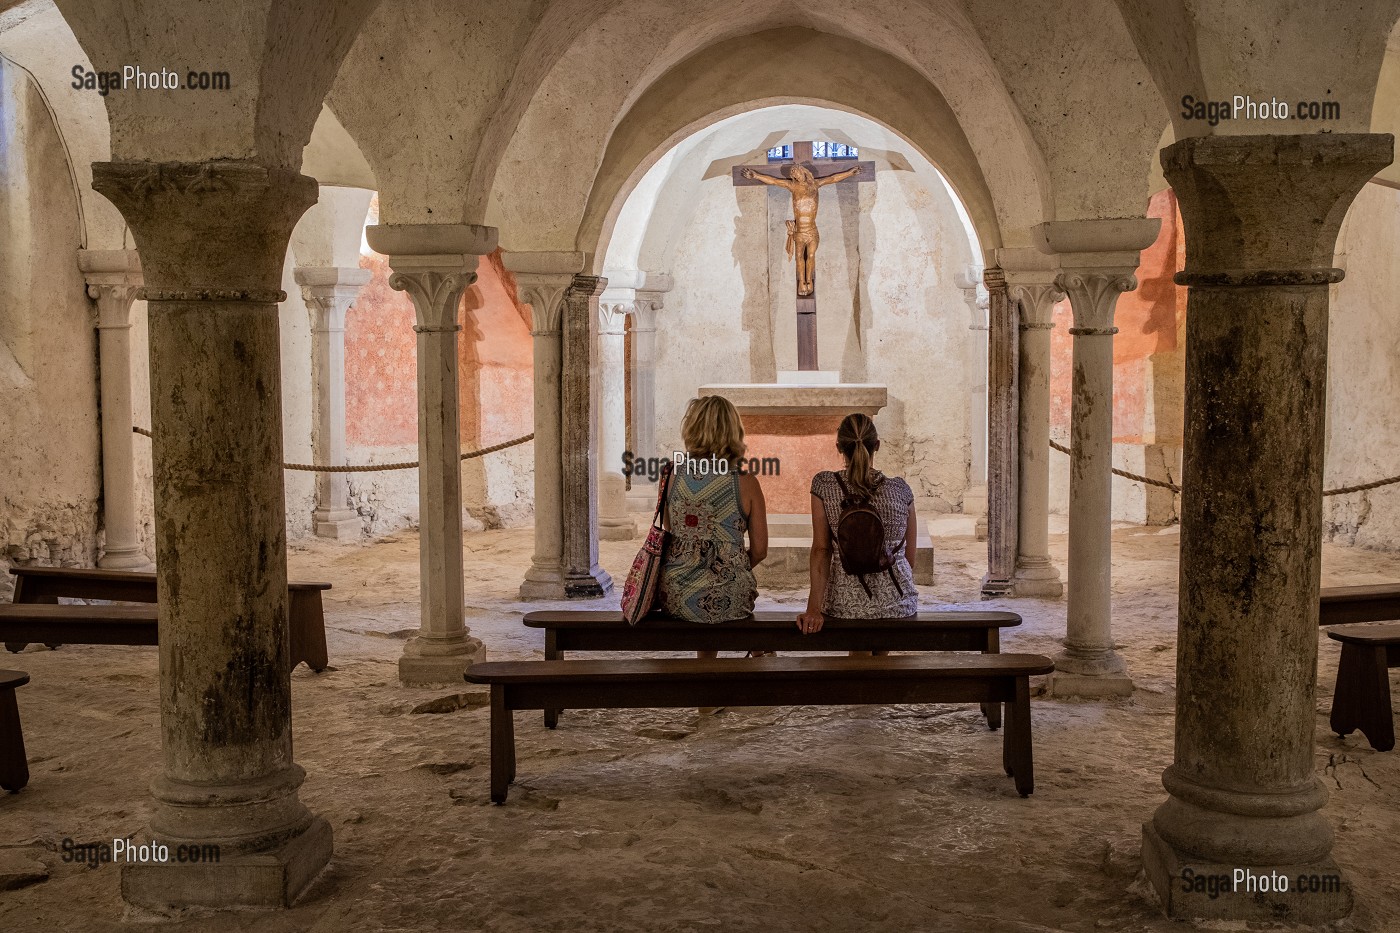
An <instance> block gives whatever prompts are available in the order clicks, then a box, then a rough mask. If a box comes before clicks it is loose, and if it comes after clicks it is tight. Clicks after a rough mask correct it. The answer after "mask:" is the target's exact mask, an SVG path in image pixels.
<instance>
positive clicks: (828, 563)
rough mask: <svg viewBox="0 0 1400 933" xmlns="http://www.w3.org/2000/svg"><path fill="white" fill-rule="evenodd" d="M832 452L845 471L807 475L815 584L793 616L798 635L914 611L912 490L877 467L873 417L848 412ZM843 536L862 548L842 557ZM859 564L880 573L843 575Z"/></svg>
mask: <svg viewBox="0 0 1400 933" xmlns="http://www.w3.org/2000/svg"><path fill="white" fill-rule="evenodd" d="M836 449H837V451H839V452H840V454H841V458H842V459H843V460H844V461H845V463H846V468H845V469H844V470H841V471H840V472H839V473H838V472H834V471H832V470H823V471H822V472H820V473H818V474H817V475H816V476H814V477H812V552H811V556H810V558H809V568H810V571H811V578H812V589H811V592H810V593H809V594H808V596H807V611H806V612H804V613H802V614H801V615H800V616H798V618H797V627H798V628H800V629H801V630H802V631H803V632H817V631H820V630H821V627H822V623H823V622H825V620H826V619H827V618H836V619H903V618H906V617H908V616H912V615H914V614H915V612H917V611H918V605H919V594H918V592H917V591H916V590H915V589H914V571H913V566H912V565H913V561H914V547H915V543H916V541H917V539H918V517H917V516H916V515H915V512H914V493H913V491H912V490H911V489H910V488H909V484H908V483H906V482H905V481H904V480H902V479H900V478H899V477H897V476H885V475H884V474H883V473H881V472H880V471H879V470H877V469H875V453H876V451H878V450H879V449H880V435H879V433H878V432H877V431H876V430H875V422H874V421H871V420H870V416H868V415H864V414H861V413H859V412H857V413H855V414H851V415H847V416H846V417H845V419H844V420H843V421H842V422H841V426H840V428H838V429H837V431H836ZM856 512H859V513H860V514H854V513H856ZM877 517H878V521H877ZM843 540H844V541H845V542H846V543H847V547H848V548H851V549H855V548H859V549H860V550H861V551H862V552H863V553H860V554H855V553H848V554H846V555H844V557H843V555H842V553H841V541H843ZM861 566H864V567H866V568H874V567H878V570H872V571H871V572H865V573H850V572H848V569H849V568H852V567H861Z"/></svg>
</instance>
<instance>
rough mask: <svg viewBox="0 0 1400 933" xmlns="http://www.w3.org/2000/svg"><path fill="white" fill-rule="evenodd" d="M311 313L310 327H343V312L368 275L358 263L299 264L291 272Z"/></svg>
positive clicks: (322, 328) (367, 271)
mask: <svg viewBox="0 0 1400 933" xmlns="http://www.w3.org/2000/svg"><path fill="white" fill-rule="evenodd" d="M292 275H293V277H295V279H296V281H297V284H298V285H300V286H301V297H302V300H303V301H305V302H306V306H307V308H308V309H309V310H310V311H311V314H312V324H311V327H312V330H344V329H345V312H346V311H348V310H349V309H350V305H351V304H352V303H353V302H354V301H355V299H356V298H357V297H359V294H360V288H361V287H362V286H364V285H365V284H366V283H367V282H369V280H370V278H371V274H370V271H369V270H368V269H361V268H359V267H358V266H301V267H298V268H296V269H294V270H293V271H292Z"/></svg>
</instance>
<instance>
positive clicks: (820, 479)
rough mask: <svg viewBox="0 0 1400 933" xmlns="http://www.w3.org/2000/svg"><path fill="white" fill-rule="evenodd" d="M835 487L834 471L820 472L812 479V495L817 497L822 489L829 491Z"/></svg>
mask: <svg viewBox="0 0 1400 933" xmlns="http://www.w3.org/2000/svg"><path fill="white" fill-rule="evenodd" d="M835 485H836V472H835V471H834V470H820V471H818V472H817V474H816V475H815V476H813V477H812V495H814V496H819V495H821V493H822V490H824V489H830V488H832V487H833V486H835Z"/></svg>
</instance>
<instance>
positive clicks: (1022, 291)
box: [1007, 282, 1065, 330]
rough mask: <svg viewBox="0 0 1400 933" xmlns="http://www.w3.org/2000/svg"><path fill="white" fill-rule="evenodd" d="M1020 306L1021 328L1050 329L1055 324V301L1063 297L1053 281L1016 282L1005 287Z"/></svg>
mask: <svg viewBox="0 0 1400 933" xmlns="http://www.w3.org/2000/svg"><path fill="white" fill-rule="evenodd" d="M1007 291H1008V293H1009V294H1010V295H1011V300H1012V301H1015V302H1017V303H1018V304H1019V305H1020V307H1021V330H1050V329H1052V328H1054V326H1055V303H1056V302H1058V301H1062V300H1063V299H1064V297H1065V293H1064V291H1063V290H1062V289H1061V288H1060V286H1058V285H1056V284H1055V283H1054V282H1050V283H1029V282H1027V283H1018V284H1015V285H1011V286H1009V287H1008V288H1007Z"/></svg>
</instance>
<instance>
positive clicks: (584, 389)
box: [560, 275, 612, 599]
mask: <svg viewBox="0 0 1400 933" xmlns="http://www.w3.org/2000/svg"><path fill="white" fill-rule="evenodd" d="M607 284H608V280H607V279H605V278H603V277H601V276H597V275H576V276H574V280H573V283H572V284H571V285H570V286H569V288H568V290H567V291H565V292H564V303H563V319H562V321H561V325H560V326H561V329H562V331H563V351H564V354H563V374H562V378H561V380H560V383H561V389H562V391H561V394H560V401H561V409H562V413H563V431H562V434H561V439H562V448H563V455H564V456H563V485H562V492H563V498H562V502H563V531H564V549H563V557H564V595H565V596H566V597H568V598H569V599H588V598H594V597H598V596H604V595H606V594H607V593H608V592H609V591H610V590H611V589H612V578H611V577H610V576H608V573H607V571H605V570H604V569H603V568H602V567H601V566H600V565H599V564H598V499H597V496H596V494H595V492H596V489H597V486H596V484H595V482H594V478H595V477H596V475H597V464H598V450H599V447H598V433H597V424H596V422H595V419H594V417H593V412H594V411H596V410H597V404H598V380H597V379H596V377H595V374H596V373H597V368H598V360H597V358H596V355H595V353H594V350H595V347H596V346H597V345H596V344H595V343H594V340H593V322H594V321H595V320H596V319H597V317H598V297H599V296H600V295H602V294H603V289H604V288H605V287H606V286H607Z"/></svg>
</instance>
